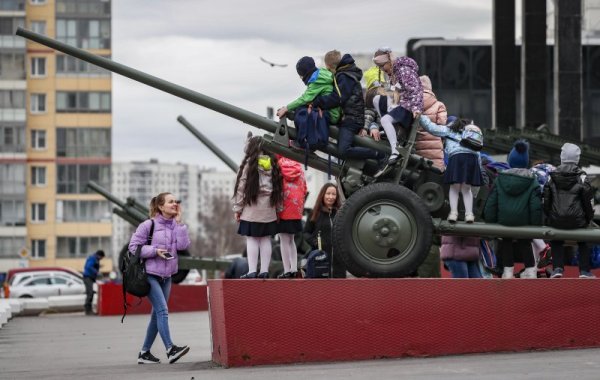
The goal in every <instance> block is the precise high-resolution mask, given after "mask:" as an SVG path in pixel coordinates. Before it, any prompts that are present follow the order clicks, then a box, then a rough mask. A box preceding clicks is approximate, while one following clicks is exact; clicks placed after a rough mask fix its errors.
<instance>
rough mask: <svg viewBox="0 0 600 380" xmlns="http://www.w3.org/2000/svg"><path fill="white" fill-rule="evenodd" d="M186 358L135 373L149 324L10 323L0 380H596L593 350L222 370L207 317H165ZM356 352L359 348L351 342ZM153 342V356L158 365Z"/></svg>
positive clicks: (132, 320)
mask: <svg viewBox="0 0 600 380" xmlns="http://www.w3.org/2000/svg"><path fill="white" fill-rule="evenodd" d="M170 318H171V326H172V330H173V331H172V335H173V340H174V342H175V343H176V344H188V345H190V346H191V347H192V349H191V351H190V353H189V354H188V355H186V356H184V357H183V358H182V359H181V361H180V362H178V363H176V364H173V365H169V364H159V365H143V366H142V365H138V364H136V359H137V351H138V350H139V348H140V345H141V343H142V339H143V336H144V332H145V328H146V323H147V320H148V317H147V316H145V315H143V316H140V315H132V316H128V317H127V318H126V319H125V323H124V324H121V323H120V317H86V316H84V315H83V314H81V313H77V314H57V315H46V316H40V317H17V318H14V319H13V320H12V321H10V322H9V323H8V324H7V325H5V326H4V327H3V328H2V329H0V379H36V380H45V379H115V380H116V379H144V380H153V379H161V380H165V379H186V380H190V379H193V380H198V379H217V380H218V379H255V378H256V379H259V378H260V379H273V378H277V379H283V380H286V379H294V380H296V379H298V378H301V377H303V378H306V379H311V380H312V379H348V378H354V379H368V378H370V379H377V380H382V379H399V378H402V379H438V378H443V379H444V380H446V379H457V380H458V379H461V380H462V379H507V378H516V379H542V378H543V379H566V378H574V379H599V378H600V349H589V350H568V351H549V352H533V353H524V354H485V355H465V356H450V357H441V358H429V359H394V360H377V361H360V362H344V363H331V364H330V363H325V364H302V365H286V366H262V367H253V368H233V369H223V368H220V367H216V366H214V365H213V364H212V363H211V362H210V334H209V322H208V314H207V313H206V312H196V313H176V314H172V315H171V316H170ZM357 344H360V343H359V342H357ZM164 351H165V350H164V348H163V347H162V342H161V341H160V338H157V341H156V342H155V344H154V349H153V353H154V354H155V355H156V356H158V357H160V358H161V359H162V360H163V361H164V360H165V353H164Z"/></svg>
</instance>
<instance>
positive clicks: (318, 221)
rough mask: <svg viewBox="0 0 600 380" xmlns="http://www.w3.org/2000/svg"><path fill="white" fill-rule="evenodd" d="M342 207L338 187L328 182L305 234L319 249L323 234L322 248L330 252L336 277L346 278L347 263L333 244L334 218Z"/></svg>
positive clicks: (313, 247)
mask: <svg viewBox="0 0 600 380" xmlns="http://www.w3.org/2000/svg"><path fill="white" fill-rule="evenodd" d="M340 207H341V201H340V198H339V196H338V192H337V187H336V186H335V184H333V183H326V184H325V185H323V187H322V188H321V190H320V191H319V195H318V196H317V199H316V201H315V205H314V207H313V210H312V213H311V214H310V217H309V218H308V220H307V221H306V225H305V226H304V236H305V237H306V241H307V242H308V243H309V244H310V245H311V247H312V249H318V247H319V244H318V236H319V235H320V236H321V249H322V250H323V251H325V252H327V253H329V257H330V258H331V267H332V277H334V278H346V265H345V264H344V262H343V261H342V259H341V258H340V257H339V256H338V255H337V254H336V252H335V247H334V245H333V233H332V230H333V220H334V219H335V215H336V213H337V212H338V210H339V208H340Z"/></svg>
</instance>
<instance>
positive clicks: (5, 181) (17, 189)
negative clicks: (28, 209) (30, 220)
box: [0, 163, 27, 199]
mask: <svg viewBox="0 0 600 380" xmlns="http://www.w3.org/2000/svg"><path fill="white" fill-rule="evenodd" d="M26 170H27V169H26V167H25V163H23V164H16V163H4V164H0V194H2V199H7V197H6V195H9V194H10V195H14V196H18V197H21V198H20V199H23V198H24V194H25V189H26V187H27V186H26V183H25V182H26V180H25V174H26Z"/></svg>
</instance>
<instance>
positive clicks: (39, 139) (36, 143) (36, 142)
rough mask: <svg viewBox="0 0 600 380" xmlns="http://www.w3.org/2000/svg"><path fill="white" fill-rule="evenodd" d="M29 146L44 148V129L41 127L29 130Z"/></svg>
mask: <svg viewBox="0 0 600 380" xmlns="http://www.w3.org/2000/svg"><path fill="white" fill-rule="evenodd" d="M31 147H32V148H33V149H46V131H44V130H42V129H32V130H31Z"/></svg>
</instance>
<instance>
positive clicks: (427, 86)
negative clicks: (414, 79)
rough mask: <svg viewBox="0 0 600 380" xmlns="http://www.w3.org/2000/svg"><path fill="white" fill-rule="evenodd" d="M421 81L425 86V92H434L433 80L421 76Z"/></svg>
mask: <svg viewBox="0 0 600 380" xmlns="http://www.w3.org/2000/svg"><path fill="white" fill-rule="evenodd" d="M419 80H420V81H421V85H422V86H423V90H427V91H431V90H432V87H431V79H430V78H429V77H428V76H427V75H421V76H420V77H419Z"/></svg>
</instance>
